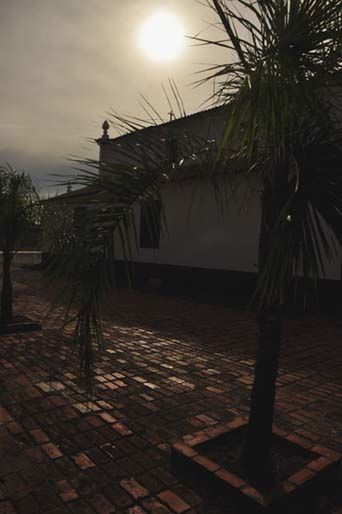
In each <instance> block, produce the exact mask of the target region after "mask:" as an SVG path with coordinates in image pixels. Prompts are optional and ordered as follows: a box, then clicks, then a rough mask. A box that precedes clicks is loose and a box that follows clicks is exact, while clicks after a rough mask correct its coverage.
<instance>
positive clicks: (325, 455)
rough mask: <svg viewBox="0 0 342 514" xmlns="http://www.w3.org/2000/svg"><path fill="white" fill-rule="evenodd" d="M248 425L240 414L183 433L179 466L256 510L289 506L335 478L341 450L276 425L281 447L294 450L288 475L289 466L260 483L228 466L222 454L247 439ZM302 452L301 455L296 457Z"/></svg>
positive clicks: (176, 456) (177, 450)
mask: <svg viewBox="0 0 342 514" xmlns="http://www.w3.org/2000/svg"><path fill="white" fill-rule="evenodd" d="M246 427H247V420H245V419H243V418H237V419H235V420H234V421H232V422H230V423H226V424H224V425H220V426H217V427H212V428H208V429H205V430H202V431H199V432H196V433H195V434H193V435H189V436H185V437H183V439H182V440H180V441H178V442H175V443H174V444H173V445H172V453H171V458H172V465H173V467H174V469H175V471H177V468H178V469H180V468H179V467H181V469H182V470H183V472H184V471H185V472H188V473H189V474H191V475H192V476H194V475H195V476H198V478H200V479H204V480H205V481H206V483H207V484H208V485H209V487H211V486H212V487H216V488H217V489H218V490H219V491H220V494H223V495H224V496H225V495H227V497H230V498H232V497H234V500H236V501H238V502H239V503H241V506H242V508H243V509H246V510H251V511H252V512H278V511H279V510H281V509H282V508H284V507H286V508H289V507H291V505H294V504H296V503H299V502H304V501H305V499H306V498H307V497H308V496H310V494H311V493H313V492H314V493H317V492H319V488H320V486H322V485H323V484H324V483H327V481H330V480H332V479H333V478H334V475H335V474H336V473H337V471H338V466H339V461H340V458H341V455H340V454H338V453H336V452H334V451H332V450H329V449H328V448H324V447H322V446H317V445H315V444H314V443H313V444H312V446H311V445H309V444H307V443H306V442H305V441H304V440H302V439H301V438H300V437H297V436H295V435H287V434H286V432H284V431H283V430H280V429H278V428H276V427H274V428H273V438H274V440H275V442H276V443H277V445H278V447H281V446H285V448H287V450H286V451H287V452H288V453H289V454H291V455H292V462H291V463H290V466H289V469H290V472H289V474H288V475H287V476H286V471H285V476H284V471H283V472H282V476H281V477H280V478H279V479H278V480H277V481H276V482H275V485H274V486H271V487H269V488H267V489H258V488H256V487H254V486H252V485H251V484H250V483H249V482H248V480H247V479H246V478H244V477H243V476H242V474H241V473H239V474H238V473H236V472H234V471H233V470H232V469H229V467H230V466H229V465H227V463H225V459H224V458H223V457H222V456H223V455H224V452H225V447H226V446H227V451H228V446H229V444H230V450H232V444H236V441H238V440H240V441H241V440H243V433H244V431H245V429H246ZM226 441H228V442H226ZM229 441H230V443H229ZM232 442H233V443H232ZM234 442H235V443H234ZM297 454H298V455H300V456H301V459H296V455H297Z"/></svg>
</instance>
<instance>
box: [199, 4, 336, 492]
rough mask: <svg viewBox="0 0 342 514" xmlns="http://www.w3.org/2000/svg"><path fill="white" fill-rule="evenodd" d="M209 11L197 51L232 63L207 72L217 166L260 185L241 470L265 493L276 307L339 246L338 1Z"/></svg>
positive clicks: (278, 328)
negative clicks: (211, 33) (240, 169)
mask: <svg viewBox="0 0 342 514" xmlns="http://www.w3.org/2000/svg"><path fill="white" fill-rule="evenodd" d="M208 5H209V6H210V7H211V8H212V9H213V10H214V11H215V13H216V14H217V15H218V17H219V20H220V24H221V28H223V29H224V31H225V36H226V37H225V39H224V40H220V41H204V43H207V44H215V45H216V44H218V45H220V46H223V47H226V48H227V49H229V51H230V52H231V53H232V54H233V57H232V61H231V62H230V63H229V64H224V65H221V66H215V67H213V68H212V69H211V70H210V73H209V78H210V79H212V78H214V77H215V79H216V80H217V79H219V80H221V83H220V85H219V87H218V90H217V92H216V95H217V98H218V99H219V100H220V101H223V102H228V103H229V104H230V105H231V110H230V113H229V119H228V120H227V123H226V127H225V131H224V135H223V139H222V141H221V148H220V155H221V157H222V158H223V160H225V159H226V160H227V162H228V161H229V159H232V157H233V156H235V158H237V159H243V160H244V162H245V163H247V165H246V167H245V171H244V172H245V173H249V174H253V175H256V176H257V177H258V179H259V182H260V190H261V227H260V245H259V264H258V269H259V281H258V287H257V291H256V296H255V300H256V301H257V305H258V325H259V337H258V352H257V358H256V366H255V375H254V385H253V389H252V395H251V408H250V416H249V423H248V433H247V440H246V444H245V452H244V459H245V466H246V469H247V472H248V473H249V475H250V477H251V478H252V479H254V480H258V481H261V482H268V481H269V480H270V477H271V458H270V457H271V443H272V423H273V411H274V400H275V384H276V377H277V371H278V361H279V354H280V346H281V334H282V315H283V312H284V306H285V305H286V303H287V302H288V301H289V299H290V295H291V290H292V288H293V282H294V277H295V276H296V275H297V273H298V271H299V269H300V268H301V269H300V271H301V273H302V274H303V280H304V286H305V287H304V291H305V292H309V291H310V290H311V287H310V284H312V283H314V284H317V282H318V279H319V277H320V274H322V273H323V272H324V265H323V259H324V257H326V258H328V259H333V258H334V252H335V248H334V239H335V241H336V240H337V241H339V242H340V243H341V242H342V237H341V236H342V231H341V213H342V173H341V172H342V170H341V165H342V146H341V144H342V137H341V124H340V123H339V122H338V115H339V113H340V112H341V108H342V103H341V100H342V95H341V92H342V89H341V86H342V1H341V0H267V2H266V1H264V0H256V1H254V0H253V1H252V0H236V1H235V2H234V3H233V2H231V1H229V0H212V1H209V2H208ZM201 42H203V41H201ZM205 80H208V76H207V77H206V78H205ZM236 134H238V137H236ZM232 147H234V150H233V151H232V150H231V148H232ZM327 227H328V229H329V230H330V232H331V233H332V234H333V237H332V239H329V237H327V235H326V230H325V228H327Z"/></svg>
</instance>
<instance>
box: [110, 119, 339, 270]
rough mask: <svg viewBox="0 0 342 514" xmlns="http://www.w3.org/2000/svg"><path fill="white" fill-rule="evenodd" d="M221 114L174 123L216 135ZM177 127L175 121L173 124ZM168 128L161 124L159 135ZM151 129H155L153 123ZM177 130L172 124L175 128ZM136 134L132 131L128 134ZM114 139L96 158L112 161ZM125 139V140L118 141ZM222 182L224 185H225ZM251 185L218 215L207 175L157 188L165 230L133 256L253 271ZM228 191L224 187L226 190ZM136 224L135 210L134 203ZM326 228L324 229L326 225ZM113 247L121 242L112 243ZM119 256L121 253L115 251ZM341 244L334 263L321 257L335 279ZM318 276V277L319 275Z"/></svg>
mask: <svg viewBox="0 0 342 514" xmlns="http://www.w3.org/2000/svg"><path fill="white" fill-rule="evenodd" d="M225 119H226V114H225V113H224V111H220V110H215V111H213V112H212V113H210V112H209V113H207V114H206V115H203V114H202V115H199V116H193V117H190V118H187V119H184V120H180V121H178V122H177V124H178V127H183V128H184V127H185V126H186V127H187V129H188V130H189V131H191V132H192V133H196V134H198V135H200V136H201V137H205V138H207V139H208V140H210V139H215V138H216V139H219V137H220V134H221V133H222V129H223V126H224V122H225ZM175 127H176V125H175ZM166 129H167V127H165V126H164V127H162V129H161V130H162V135H161V137H164V136H165V135H166V134H164V131H165V130H166ZM152 130H156V131H157V130H158V127H156V128H153V129H152ZM175 130H177V128H175ZM131 137H133V138H134V137H136V136H131ZM115 144H116V143H115V141H114V142H113V140H112V141H111V142H110V143H108V144H105V145H102V151H101V158H102V160H103V161H105V162H108V163H110V162H113V161H115ZM122 144H124V140H123V142H122ZM222 187H223V182H222ZM225 187H227V186H225ZM250 187H251V186H250V185H248V184H247V182H245V183H244V186H241V188H240V190H239V193H238V194H237V195H235V197H234V198H231V199H230V200H229V201H227V202H225V209H224V212H223V214H222V213H220V210H219V208H218V205H217V201H216V200H215V195H214V190H213V188H212V185H211V184H210V183H209V181H208V180H205V179H197V180H196V179H195V180H188V181H183V182H177V183H171V184H168V185H165V186H164V187H163V190H162V198H163V205H164V209H165V213H166V218H167V226H168V234H163V235H162V236H161V241H160V248H159V249H158V250H152V249H140V250H139V252H138V253H136V254H135V255H134V260H135V261H137V262H146V263H158V264H171V265H180V266H191V267H198V268H208V269H221V270H231V271H246V272H256V271H257V268H256V265H257V256H258V237H259V225H260V206H259V198H258V196H257V195H254V198H253V199H252V200H251V201H250V203H249V206H248V209H247V211H245V210H244V209H242V208H241V206H242V204H243V201H244V198H245V197H246V194H248V191H249V188H250ZM228 192H229V191H228ZM136 223H137V229H138V231H139V228H140V209H139V208H138V207H137V208H136ZM327 232H328V229H327ZM117 243H118V244H117V248H118V247H119V246H120V243H119V241H118V242H117ZM118 257H121V258H122V254H121V253H120V252H119V253H118ZM341 264H342V249H341V247H339V246H338V256H337V258H336V260H335V261H334V262H328V261H327V260H325V270H326V274H325V278H327V279H333V280H340V277H341ZM322 278H323V276H322Z"/></svg>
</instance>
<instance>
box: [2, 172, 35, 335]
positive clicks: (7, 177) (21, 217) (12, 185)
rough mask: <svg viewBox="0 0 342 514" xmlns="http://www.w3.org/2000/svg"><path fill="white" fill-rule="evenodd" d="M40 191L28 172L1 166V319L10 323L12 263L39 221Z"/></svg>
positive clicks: (11, 313) (4, 322)
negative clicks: (17, 251) (21, 243)
mask: <svg viewBox="0 0 342 514" xmlns="http://www.w3.org/2000/svg"><path fill="white" fill-rule="evenodd" d="M38 213H39V206H38V195H37V191H36V189H35V187H34V186H33V184H32V181H31V179H30V177H29V175H27V174H26V173H23V172H18V171H15V170H13V168H11V167H10V166H9V165H8V166H6V167H2V168H0V249H1V250H2V257H3V270H2V271H3V273H2V291H1V312H0V321H1V323H2V324H4V325H8V324H9V323H10V322H11V321H12V318H13V290H12V280H11V265H12V260H13V257H14V254H15V252H16V250H18V249H19V246H20V241H21V238H22V237H23V236H25V235H27V232H28V231H30V229H32V228H33V227H34V226H35V224H36V221H37V219H38V218H37V216H38Z"/></svg>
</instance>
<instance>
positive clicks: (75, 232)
mask: <svg viewBox="0 0 342 514" xmlns="http://www.w3.org/2000/svg"><path fill="white" fill-rule="evenodd" d="M115 121H119V123H120V129H121V131H124V134H126V137H125V135H124V136H123V137H119V138H118V139H117V140H114V141H112V142H111V143H109V144H111V145H112V148H111V150H112V154H111V156H112V162H108V161H106V162H101V163H99V162H98V161H95V160H91V159H73V160H72V165H73V169H74V171H75V173H76V174H75V176H74V177H73V178H72V179H70V176H68V179H67V182H68V184H72V185H73V186H82V187H83V188H85V189H81V190H80V193H79V194H78V193H77V191H73V193H72V195H71V196H70V197H69V199H63V197H62V198H61V199H60V200H59V199H58V197H57V198H56V199H53V201H52V204H53V205H55V204H56V202H57V204H58V203H59V202H60V203H61V205H63V202H66V203H67V205H68V206H69V208H70V207H71V208H72V207H74V208H77V207H81V208H82V206H87V209H86V210H83V211H81V214H80V217H79V219H78V220H75V219H74V222H73V223H72V224H71V225H70V227H69V228H70V230H69V232H68V234H65V233H64V235H63V236H62V237H61V238H59V237H56V238H55V239H54V241H53V244H52V246H51V250H50V253H51V254H52V255H53V258H52V259H51V261H50V264H49V267H48V269H47V273H48V276H49V278H50V279H55V280H56V281H60V282H61V283H63V284H64V286H65V287H64V289H63V290H62V294H63V296H65V297H66V298H65V300H66V305H67V310H66V313H65V323H66V324H68V323H69V322H70V321H73V322H75V323H76V324H75V326H74V337H73V339H74V342H75V347H76V348H77V349H78V351H79V357H80V364H81V366H80V370H81V376H82V377H84V378H85V380H86V385H87V388H88V390H91V387H92V377H93V370H94V362H95V356H96V354H97V353H98V352H100V351H101V348H102V328H101V319H102V316H101V305H103V302H104V299H105V297H106V294H107V293H108V292H109V291H110V289H112V288H113V287H115V286H116V284H117V277H116V260H117V259H119V258H120V257H123V260H124V263H125V265H126V272H127V276H128V278H129V280H130V281H131V280H132V278H133V269H132V267H131V265H130V262H131V260H132V255H133V254H134V252H135V251H136V250H137V247H138V244H137V234H136V232H137V231H136V226H135V208H136V207H137V206H139V205H144V204H145V203H146V202H148V204H149V206H150V207H152V210H151V209H150V216H149V224H150V230H151V231H153V229H154V224H155V223H156V221H157V219H159V216H161V225H162V227H161V228H162V230H165V231H167V220H166V216H165V212H164V207H163V197H162V194H161V188H162V186H163V185H165V184H167V183H169V182H172V181H173V180H175V179H176V178H177V177H179V176H182V177H186V176H187V174H189V175H191V174H193V173H196V175H199V176H201V175H202V176H205V175H208V170H209V169H211V167H212V162H213V160H214V155H215V152H216V149H214V148H213V147H212V146H211V145H210V144H209V143H208V142H207V141H206V140H205V138H203V137H201V136H199V135H196V134H193V133H191V132H189V131H188V130H187V129H185V128H183V127H182V126H176V127H174V128H173V130H172V132H170V130H169V128H168V127H166V126H165V127H163V126H157V127H155V126H153V125H151V123H150V121H149V120H147V122H146V124H145V128H144V129H143V130H142V126H143V124H142V120H138V121H137V120H134V119H132V118H131V117H129V118H127V119H126V118H125V117H123V116H119V115H115ZM123 129H124V130H123ZM87 191H89V194H87Z"/></svg>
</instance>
